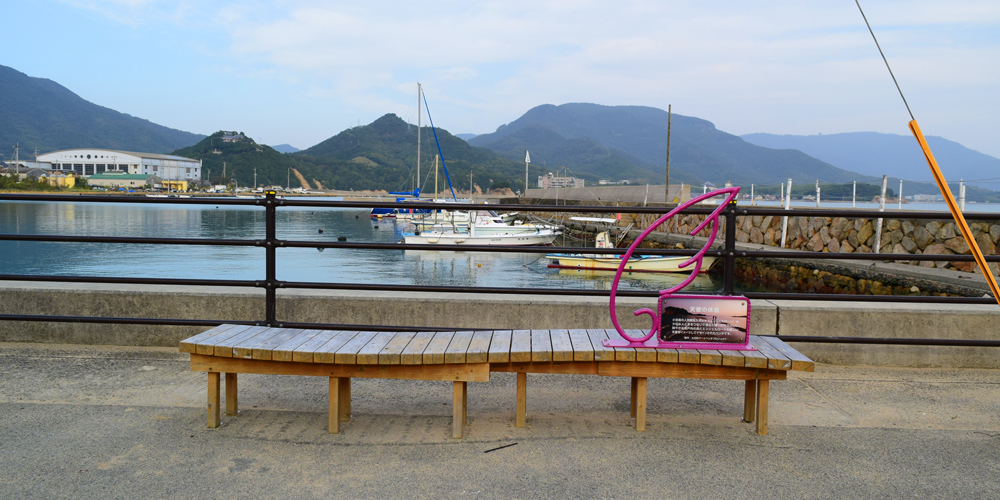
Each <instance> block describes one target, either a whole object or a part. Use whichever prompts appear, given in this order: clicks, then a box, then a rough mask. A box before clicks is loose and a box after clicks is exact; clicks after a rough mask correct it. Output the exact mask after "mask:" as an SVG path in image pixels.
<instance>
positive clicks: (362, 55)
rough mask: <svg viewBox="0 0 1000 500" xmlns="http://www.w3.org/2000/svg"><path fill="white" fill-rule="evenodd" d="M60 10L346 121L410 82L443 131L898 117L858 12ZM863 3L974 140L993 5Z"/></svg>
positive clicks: (926, 100) (563, 4)
mask: <svg viewBox="0 0 1000 500" xmlns="http://www.w3.org/2000/svg"><path fill="white" fill-rule="evenodd" d="M69 1H70V2H71V4H72V5H74V6H77V7H79V8H83V9H87V10H90V11H93V12H97V13H100V14H101V15H105V16H107V17H108V18H110V19H112V20H115V21H116V22H121V23H123V24H127V25H130V26H151V25H156V26H163V25H167V24H170V25H173V26H175V29H179V30H187V32H188V33H190V34H191V35H192V36H193V37H194V38H197V37H198V36H197V34H198V33H200V32H205V31H208V32H211V33H216V35H215V36H220V34H221V36H223V37H224V40H225V46H224V47H225V48H224V51H223V53H222V54H217V57H219V58H225V59H226V60H225V61H219V62H218V64H220V65H224V66H226V67H232V68H234V70H233V73H234V74H238V75H240V76H239V78H251V79H270V80H275V81H281V82H284V83H285V84H287V85H288V86H289V90H290V91H292V92H295V93H297V94H298V95H299V96H300V97H301V98H303V99H314V100H317V101H321V100H322V101H324V106H325V105H327V104H326V103H329V102H330V101H334V102H335V105H336V106H340V107H343V108H344V109H348V110H351V111H353V112H354V113H352V114H354V115H357V114H359V113H360V112H366V113H368V114H370V115H371V116H376V117H377V116H379V115H381V114H383V113H385V112H390V111H396V112H399V111H400V110H403V111H405V110H407V109H410V108H412V107H413V103H412V102H411V101H413V98H412V95H411V94H412V93H413V86H414V85H413V84H414V82H416V81H418V80H419V81H421V82H423V83H424V85H425V87H426V88H427V89H428V92H429V95H431V96H433V99H434V101H433V103H432V104H433V105H434V106H435V107H436V108H440V110H439V111H435V115H436V116H438V117H441V119H442V121H445V120H444V117H447V122H448V123H449V124H450V125H449V126H447V128H449V129H452V130H453V131H474V132H486V131H490V130H492V129H493V128H494V127H496V126H497V125H500V124H501V123H504V122H506V121H510V120H512V119H514V118H516V117H517V116H519V115H520V114H522V113H523V112H524V111H526V110H527V109H528V108H530V107H532V106H535V105H538V104H542V103H553V104H561V103H563V102H569V101H584V102H599V103H604V104H638V105H650V106H657V107H666V105H667V104H668V103H673V104H675V111H677V112H680V113H682V114H689V115H696V116H701V117H703V118H706V119H709V120H712V121H715V122H716V123H717V124H718V125H719V126H720V128H723V129H725V130H728V131H732V132H737V133H746V132H754V131H766V132H786V133H815V132H818V131H823V132H834V131H838V130H865V129H875V130H883V131H884V130H885V129H887V128H890V127H895V121H896V120H897V119H899V113H900V110H901V109H902V108H901V103H900V102H899V101H898V96H897V95H895V88H894V87H893V86H892V84H891V80H890V79H889V77H888V74H887V73H886V72H885V68H884V66H883V65H882V62H881V59H880V57H879V55H878V52H877V51H876V48H875V46H874V44H873V43H872V41H871V38H870V35H869V34H868V31H867V28H865V26H864V23H863V21H862V19H861V16H860V14H859V13H858V11H857V8H856V7H855V6H854V4H853V2H837V3H819V2H791V1H787V0H784V1H781V0H778V1H771V2H760V1H758V2H737V1H725V2H681V1H669V2H668V1H629V2H616V3H610V2H597V1H570V0H565V1H561V0H536V1H526V0H509V1H487V2H467V1H442V2H433V3H429V4H427V3H415V2H402V1H372V2H365V3H363V4H362V3H358V2H327V1H319V0H286V1H276V2H263V1H256V2H254V1H250V2H240V3H235V2H223V3H212V4H203V3H190V2H181V3H177V2H162V1H154V0H107V1H101V0H69ZM862 5H863V6H864V7H865V8H866V14H867V15H868V19H869V21H871V23H872V26H873V28H874V29H875V30H876V34H877V35H878V36H879V41H880V42H881V43H882V47H883V48H884V49H885V50H886V53H887V55H888V56H889V57H890V62H891V63H892V65H893V69H894V70H895V71H896V74H897V77H898V78H899V79H900V84H901V86H902V87H903V90H904V91H906V92H908V93H909V94H912V102H911V104H919V106H917V107H919V108H920V109H921V110H924V109H926V110H927V112H928V113H938V114H941V113H942V112H941V111H940V106H943V105H945V104H947V105H948V106H949V107H950V108H951V110H952V113H953V114H954V115H955V116H957V117H962V116H969V117H976V120H980V121H979V122H977V123H975V124H972V123H970V124H966V125H964V126H963V125H961V121H962V120H960V119H958V118H956V119H954V120H951V122H950V123H952V125H949V126H950V127H952V130H954V131H955V133H954V134H952V135H953V137H952V138H953V139H955V140H959V141H962V137H961V136H962V135H964V136H966V137H977V139H974V141H973V142H975V141H978V143H980V144H985V143H986V140H985V135H984V134H985V132H983V131H982V130H978V131H977V130H976V128H975V127H977V126H978V127H979V128H980V129H982V128H983V127H985V128H987V129H989V127H991V126H992V123H991V122H988V121H987V118H980V113H979V110H980V109H983V108H984V107H985V108H987V109H990V108H992V109H995V107H996V106H997V104H998V99H1000V98H997V97H994V96H993V94H995V92H994V90H995V88H996V85H997V83H1000V69H998V67H997V65H995V64H992V63H993V61H996V60H998V56H1000V39H997V37H996V36H995V33H996V32H997V27H998V25H1000V9H997V8H996V5H995V0H992V1H980V0H967V1H956V2H949V3H941V2H939V1H930V0H918V1H897V0H887V1H865V2H863V3H862ZM908 97H911V95H908ZM852 117H853V118H852ZM355 119H356V118H354V117H351V118H350V120H351V123H353V121H354V120H355ZM852 119H853V120H855V121H854V122H852ZM995 132H996V130H995V127H993V134H994V135H995ZM935 133H936V135H947V134H945V133H940V132H935ZM977 134H979V135H977ZM269 135H276V134H274V133H271V134H269ZM311 139H313V140H321V139H322V137H315V138H311ZM992 153H993V154H1000V149H994V150H993V151H992Z"/></svg>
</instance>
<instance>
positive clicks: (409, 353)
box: [399, 332, 434, 365]
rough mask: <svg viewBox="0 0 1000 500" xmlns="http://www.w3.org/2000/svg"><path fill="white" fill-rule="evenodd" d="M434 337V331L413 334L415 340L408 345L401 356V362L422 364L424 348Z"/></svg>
mask: <svg viewBox="0 0 1000 500" xmlns="http://www.w3.org/2000/svg"><path fill="white" fill-rule="evenodd" d="M433 338H434V332H418V333H417V334H416V335H414V336H413V340H411V341H410V343H409V344H407V345H406V348H404V349H403V353H402V354H401V355H400V356H399V362H400V364H404V365H421V364H423V363H424V350H426V349H427V344H430V343H431V340H432V339H433Z"/></svg>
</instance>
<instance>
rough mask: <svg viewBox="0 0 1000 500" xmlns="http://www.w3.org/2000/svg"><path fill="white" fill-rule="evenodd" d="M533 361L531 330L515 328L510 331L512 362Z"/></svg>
mask: <svg viewBox="0 0 1000 500" xmlns="http://www.w3.org/2000/svg"><path fill="white" fill-rule="evenodd" d="M529 361H531V330H514V331H512V332H511V333H510V362H511V363H527V362H529Z"/></svg>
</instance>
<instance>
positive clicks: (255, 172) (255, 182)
mask: <svg viewBox="0 0 1000 500" xmlns="http://www.w3.org/2000/svg"><path fill="white" fill-rule="evenodd" d="M253 190H254V191H256V190H257V167H254V168H253Z"/></svg>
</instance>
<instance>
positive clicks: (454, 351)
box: [444, 331, 476, 364]
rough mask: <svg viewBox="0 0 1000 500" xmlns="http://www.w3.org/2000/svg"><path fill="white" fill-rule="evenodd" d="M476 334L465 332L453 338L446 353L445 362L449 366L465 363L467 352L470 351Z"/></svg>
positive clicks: (458, 333)
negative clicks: (470, 345) (470, 344)
mask: <svg viewBox="0 0 1000 500" xmlns="http://www.w3.org/2000/svg"><path fill="white" fill-rule="evenodd" d="M475 333H476V332H471V331H465V332H455V336H454V337H452V338H451V343H450V344H448V349H446V350H445V352H444V362H445V363H447V364H457V363H465V352H466V351H468V350H469V343H470V342H472V336H473V335H474V334H475Z"/></svg>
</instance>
